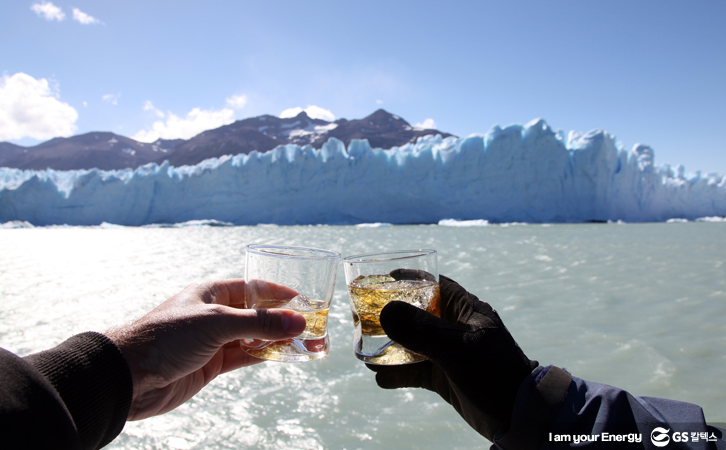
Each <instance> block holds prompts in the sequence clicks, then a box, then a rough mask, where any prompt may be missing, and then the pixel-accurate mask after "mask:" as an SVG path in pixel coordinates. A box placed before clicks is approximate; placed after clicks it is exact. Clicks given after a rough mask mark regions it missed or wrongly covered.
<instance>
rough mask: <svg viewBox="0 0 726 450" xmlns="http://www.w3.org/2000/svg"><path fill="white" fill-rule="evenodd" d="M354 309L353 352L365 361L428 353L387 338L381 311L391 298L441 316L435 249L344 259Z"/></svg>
mask: <svg viewBox="0 0 726 450" xmlns="http://www.w3.org/2000/svg"><path fill="white" fill-rule="evenodd" d="M343 267H344V270H345V281H346V284H347V285H348V294H349V296H350V304H351V312H352V313H353V325H354V327H355V331H354V335H353V351H354V352H355V356H356V357H357V358H358V359H360V360H361V361H365V362H366V363H369V364H379V365H399V364H410V363H414V362H418V361H423V360H425V359H426V357H424V356H422V355H419V354H417V353H413V352H411V351H410V350H407V349H405V348H404V347H402V346H400V345H398V344H396V343H395V342H393V341H391V340H390V339H389V338H388V336H386V333H385V332H384V331H383V328H382V327H381V321H380V314H381V310H382V309H383V307H384V306H386V305H387V304H388V303H389V302H391V301H394V300H399V301H403V302H406V303H410V304H412V305H414V306H416V307H418V308H421V309H423V310H426V311H428V312H430V313H432V314H434V315H435V316H437V317H441V296H440V293H439V272H438V268H437V262H436V250H398V251H392V252H386V253H371V254H366V255H356V256H349V257H347V258H345V259H344V260H343Z"/></svg>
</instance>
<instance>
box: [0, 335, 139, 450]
mask: <svg viewBox="0 0 726 450" xmlns="http://www.w3.org/2000/svg"><path fill="white" fill-rule="evenodd" d="M132 393H133V386H132V383H131V373H130V371H129V368H128V365H127V364H126V362H125V361H124V359H123V355H122V354H121V352H120V351H119V349H118V348H117V347H116V346H115V345H114V344H113V342H112V341H111V340H110V339H109V338H107V337H106V336H104V335H102V334H100V333H93V332H89V333H82V334H79V335H76V336H73V337H71V338H70V339H68V340H67V341H65V342H63V343H62V344H60V345H59V346H57V347H54V348H52V349H50V350H45V351H43V352H40V353H36V354H33V355H29V356H27V357H25V358H20V357H18V356H16V355H13V354H12V353H10V352H8V351H6V350H3V349H0V443H1V444H2V445H0V446H1V447H2V448H3V449H8V450H10V449H30V448H32V449H38V450H41V449H74V450H75V449H79V450H91V449H98V448H101V447H103V446H105V445H106V444H108V443H109V442H111V441H112V440H113V439H114V438H115V437H116V436H118V434H119V433H121V430H122V429H123V427H124V424H125V423H126V418H127V417H128V413H129V409H130V407H131V396H132Z"/></svg>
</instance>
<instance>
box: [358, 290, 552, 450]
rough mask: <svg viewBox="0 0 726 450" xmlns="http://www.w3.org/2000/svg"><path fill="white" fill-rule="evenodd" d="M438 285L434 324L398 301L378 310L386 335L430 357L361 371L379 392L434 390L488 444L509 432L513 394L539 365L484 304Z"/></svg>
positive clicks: (494, 312) (431, 317) (495, 313)
mask: <svg viewBox="0 0 726 450" xmlns="http://www.w3.org/2000/svg"><path fill="white" fill-rule="evenodd" d="M404 278H405V276H404ZM439 282H440V287H441V310H442V318H441V319H439V318H438V317H435V316H433V315H432V314H429V313H427V312H426V311H423V310H421V309H418V308H416V307H415V306H412V305H409V304H407V303H404V302H398V301H395V302H391V303H389V304H388V305H386V306H385V307H384V308H383V311H382V312H381V325H382V326H383V330H384V331H385V332H386V334H387V335H388V336H389V337H390V338H391V339H392V340H393V341H395V342H397V343H399V344H401V345H403V346H404V347H406V348H407V349H409V350H411V351H414V352H416V353H420V354H422V355H425V356H426V357H428V359H429V360H428V361H424V362H420V363H415V364H409V365H402V366H377V365H372V364H367V366H368V368H369V369H371V370H373V371H374V372H376V382H377V383H378V385H379V386H380V387H382V388H384V389H396V388H403V387H420V388H424V389H428V390H430V391H433V392H436V393H437V394H439V395H440V396H441V397H442V398H443V399H444V400H446V401H447V402H448V403H450V404H451V405H452V406H453V407H454V409H456V411H457V412H458V413H459V414H460V415H461V417H463V418H464V420H466V422H467V423H468V424H469V425H470V426H471V427H472V428H474V429H475V430H476V431H477V432H479V433H480V434H481V435H483V436H484V437H486V438H487V439H489V440H490V441H493V440H494V435H495V434H497V433H506V431H507V430H508V429H509V424H510V420H511V416H512V410H513V407H514V400H515V397H516V395H517V390H518V388H519V386H520V384H521V383H522V382H523V381H524V380H525V378H527V376H528V375H529V374H530V373H531V372H532V370H534V369H535V368H536V367H537V366H538V365H539V363H538V362H537V361H532V360H530V359H529V358H527V356H526V355H525V354H524V352H522V350H521V349H520V348H519V346H518V345H517V343H516V342H515V341H514V339H513V338H512V336H511V335H510V334H509V331H508V330H507V328H506V327H505V326H504V323H502V320H501V319H500V318H499V315H498V314H497V312H496V311H495V310H494V309H493V308H492V307H491V306H490V305H489V304H488V303H486V302H482V301H480V300H479V299H478V298H476V296H474V295H472V294H470V293H469V292H467V291H466V290H465V289H464V288H463V287H461V286H460V285H459V284H458V283H456V282H455V281H453V280H451V279H450V278H447V277H445V276H440V280H439Z"/></svg>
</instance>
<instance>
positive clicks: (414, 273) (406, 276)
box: [389, 269, 436, 282]
mask: <svg viewBox="0 0 726 450" xmlns="http://www.w3.org/2000/svg"><path fill="white" fill-rule="evenodd" d="M389 275H390V276H391V277H393V279H394V280H426V281H433V282H436V277H435V276H433V275H432V274H430V273H429V272H426V271H425V270H417V269H395V270H392V271H391V273H389Z"/></svg>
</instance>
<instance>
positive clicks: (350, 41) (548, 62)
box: [0, 0, 726, 174]
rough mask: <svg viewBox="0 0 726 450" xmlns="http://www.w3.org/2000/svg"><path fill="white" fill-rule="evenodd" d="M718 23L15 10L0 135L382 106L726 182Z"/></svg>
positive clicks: (637, 6) (619, 12)
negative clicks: (615, 149) (596, 139)
mask: <svg viewBox="0 0 726 450" xmlns="http://www.w3.org/2000/svg"><path fill="white" fill-rule="evenodd" d="M61 15H62V17H61ZM725 24H726V2H724V1H710V2H709V1H701V2H685V1H680V2H672V1H632V0H631V1H619V0H609V1H597V2H596V1H574V0H573V1H508V2H505V1H478V2H477V1H467V2H464V1H461V2H447V3H442V2H428V1H416V2H413V1H398V2H392V1H377V0H369V1H367V2H350V1H338V2H332V1H327V2H326V1H313V0H306V1H286V0H279V1H214V2H181V1H164V0H160V1H153V2H149V1H137V0H127V1H123V2H121V1H112V0H106V1H90V0H73V1H69V0H53V2H47V1H43V0H39V1H34V0H30V1H24V0H11V1H6V2H3V3H2V4H1V5H0V42H2V45H0V71H1V72H2V78H0V140H4V141H10V142H14V143H18V144H21V145H34V144H37V143H39V142H42V141H44V140H47V139H49V138H50V137H53V136H69V135H73V134H81V133H86V132H89V131H113V132H115V133H118V134H121V135H124V136H129V137H135V138H138V139H141V140H144V139H145V140H153V138H155V137H158V136H161V137H166V138H172V137H190V136H189V135H193V134H196V133H197V132H199V131H201V130H202V129H204V128H215V127H217V126H220V125H222V124H224V123H229V122H230V121H232V120H236V119H244V118H247V117H252V116H257V115H260V114H273V115H280V114H282V113H283V112H284V111H286V110H289V109H290V108H303V109H305V108H308V107H313V108H312V109H310V111H317V114H318V115H319V116H320V117H322V118H327V119H328V120H330V119H333V118H334V119H338V118H347V119H356V118H362V117H364V116H366V115H368V114H370V113H372V112H373V111H375V110H376V109H378V108H384V109H386V110H387V111H389V112H392V113H395V114H398V115H400V116H401V117H403V118H405V119H406V120H408V121H409V122H410V123H411V124H432V123H433V124H434V125H435V127H436V128H438V129H440V130H442V131H447V132H450V133H453V134H456V135H459V136H466V135H469V134H471V133H485V132H486V131H488V130H489V128H491V127H492V126H493V125H495V124H499V125H502V126H504V125H508V124H511V123H526V122H528V121H530V120H532V119H534V118H537V117H542V118H544V119H545V120H546V121H547V122H548V123H549V124H550V125H551V126H552V127H553V128H555V129H563V130H565V131H569V130H577V131H580V132H586V131H589V130H592V129H596V128H600V129H604V130H607V131H608V132H610V133H611V134H613V135H615V136H616V138H617V139H618V140H619V141H621V142H622V143H623V145H625V147H626V148H628V149H630V148H632V146H633V145H634V144H635V143H639V142H640V143H645V144H648V145H651V146H652V147H653V148H654V150H655V154H656V163H657V164H659V165H660V164H664V163H671V164H678V163H682V164H684V165H685V166H686V169H687V171H688V172H693V171H695V170H703V171H705V172H719V173H721V174H726V145H725V144H724V139H723V134H724V132H726V86H725V85H724V82H725V80H726V25H725ZM288 114H289V112H288Z"/></svg>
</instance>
